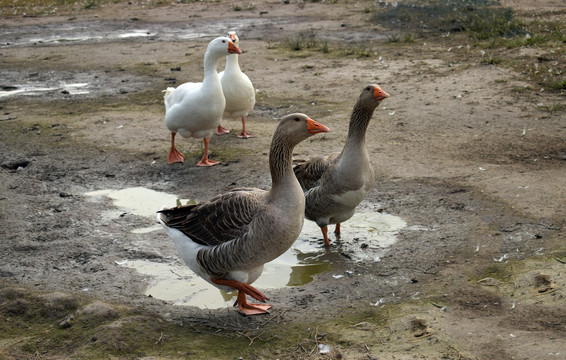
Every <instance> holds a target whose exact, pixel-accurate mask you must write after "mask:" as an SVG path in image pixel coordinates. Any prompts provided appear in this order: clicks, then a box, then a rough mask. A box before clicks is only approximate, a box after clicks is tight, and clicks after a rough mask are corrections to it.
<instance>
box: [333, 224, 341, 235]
mask: <svg viewBox="0 0 566 360" xmlns="http://www.w3.org/2000/svg"><path fill="white" fill-rule="evenodd" d="M334 233H335V234H340V223H338V224H336V227H335V228H334Z"/></svg>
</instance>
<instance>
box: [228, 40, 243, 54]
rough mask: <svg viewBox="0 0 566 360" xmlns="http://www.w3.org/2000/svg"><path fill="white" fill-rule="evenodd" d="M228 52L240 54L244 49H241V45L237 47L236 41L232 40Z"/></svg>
mask: <svg viewBox="0 0 566 360" xmlns="http://www.w3.org/2000/svg"><path fill="white" fill-rule="evenodd" d="M228 52H229V53H230V54H238V55H239V54H241V53H242V50H240V48H239V47H237V46H236V45H234V43H233V42H232V41H230V42H229V43H228Z"/></svg>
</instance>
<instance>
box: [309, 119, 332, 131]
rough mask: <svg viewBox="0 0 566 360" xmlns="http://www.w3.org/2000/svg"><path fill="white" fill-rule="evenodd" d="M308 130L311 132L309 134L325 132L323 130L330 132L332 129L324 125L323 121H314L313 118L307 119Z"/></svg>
mask: <svg viewBox="0 0 566 360" xmlns="http://www.w3.org/2000/svg"><path fill="white" fill-rule="evenodd" d="M307 131H308V132H309V134H313V135H314V134H318V133H323V132H329V131H330V129H329V128H327V127H326V126H324V125H322V124H321V123H318V122H316V121H314V120H313V119H311V118H308V119H307Z"/></svg>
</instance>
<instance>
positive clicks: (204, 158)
mask: <svg viewBox="0 0 566 360" xmlns="http://www.w3.org/2000/svg"><path fill="white" fill-rule="evenodd" d="M209 141H210V139H209V138H204V154H203V155H202V158H201V159H200V161H199V162H198V164H197V166H213V165H216V164H219V163H220V161H214V160H210V159H209V158H208V142H209Z"/></svg>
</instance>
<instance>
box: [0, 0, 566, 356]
mask: <svg viewBox="0 0 566 360" xmlns="http://www.w3.org/2000/svg"><path fill="white" fill-rule="evenodd" d="M537 4H539V5H537V8H536V9H533V8H532V5H531V4H530V3H529V2H526V1H525V2H522V1H520V2H511V1H508V2H506V5H510V6H514V8H515V10H516V11H517V13H518V14H519V15H522V16H526V17H529V18H530V19H533V18H536V17H537V16H538V15H537V14H542V15H541V16H547V17H552V18H554V19H562V21H563V20H564V14H565V11H566V8H565V7H564V5H563V4H562V3H561V2H560V1H552V0H549V1H542V2H538V3H537ZM541 4H542V5H541ZM529 7H530V8H529ZM2 9H3V17H4V18H3V19H2V25H1V26H0V29H1V33H2V35H1V38H0V41H1V44H0V60H1V63H2V69H0V73H1V74H2V75H1V80H0V81H1V85H2V86H3V89H2V90H3V91H5V92H3V93H2V94H7V92H9V91H16V90H18V89H23V88H24V85H26V84H27V86H32V85H33V86H35V85H37V86H40V85H41V86H43V87H48V88H51V90H48V91H46V90H37V89H36V91H35V92H26V93H24V92H23V93H19V94H13V95H10V96H3V97H1V98H0V110H1V111H0V129H1V132H0V138H1V142H0V163H1V164H2V169H1V172H0V178H1V182H0V189H1V190H0V204H1V207H2V208H1V212H0V219H1V229H0V235H1V238H2V241H1V244H0V247H1V249H0V250H1V251H0V284H1V289H0V304H1V308H0V312H1V314H2V317H1V319H0V329H1V330H2V331H1V333H2V335H0V358H6V359H23V358H34V359H54V358H85V359H86V358H109V357H113V358H167V359H172V358H191V359H193V358H194V359H198V358H202V359H205V358H206V359H209V358H219V359H233V358H240V357H242V358H245V359H275V358H279V359H296V358H308V359H316V358H324V359H327V358H330V359H441V358H445V359H558V358H562V359H563V358H564V357H566V340H565V339H566V326H565V324H566V306H565V303H566V301H565V299H564V291H565V290H564V289H565V288H566V277H565V271H566V268H565V266H566V265H565V261H566V248H565V247H564V242H565V241H564V240H565V231H564V219H565V218H566V176H565V174H566V172H565V170H566V122H565V120H564V119H565V112H566V111H565V110H566V108H565V107H564V94H563V93H560V92H559V91H544V90H543V89H540V86H538V85H537V84H536V83H533V82H530V81H529V79H528V77H527V76H526V74H525V72H521V71H520V70H518V69H517V68H516V67H513V66H505V64H508V63H506V62H503V63H498V62H495V61H485V59H486V57H489V56H494V57H495V56H497V57H498V58H503V59H513V60H521V59H523V60H524V59H527V60H526V61H527V62H532V64H534V63H537V62H541V63H542V62H545V64H547V63H548V61H551V62H552V61H556V62H557V63H558V62H562V63H563V62H564V60H565V59H564V44H563V43H562V44H558V45H557V47H556V48H548V47H545V48H539V47H536V46H535V47H522V48H514V49H498V50H497V49H495V50H490V49H487V50H485V49H482V48H478V47H476V46H474V44H473V42H472V41H471V40H470V39H469V38H466V37H465V36H448V35H446V36H432V37H428V38H425V39H420V38H417V39H416V40H415V41H411V42H408V41H407V42H403V41H391V39H392V38H394V37H395V36H397V35H395V33H394V32H393V30H390V29H388V28H387V27H385V26H382V25H380V24H375V23H372V22H370V21H369V18H370V15H371V12H372V11H373V10H374V9H376V3H373V2H342V1H339V2H336V3H325V2H317V3H311V2H305V3H302V2H301V3H297V2H294V1H291V2H290V3H288V4H284V3H282V2H277V1H273V2H255V3H251V2H250V3H240V2H235V1H228V0H222V1H219V2H197V3H189V4H182V3H172V4H170V5H164V4H158V3H153V2H131V3H126V2H120V3H117V4H108V5H98V6H88V7H86V6H79V5H75V6H70V7H64V6H59V7H57V8H56V9H55V10H53V9H48V10H49V11H47V12H48V13H49V14H47V15H45V14H42V13H39V14H38V13H34V14H30V13H29V11H30V10H29V9H28V13H26V15H25V16H24V15H23V14H22V13H16V14H15V15H14V14H13V13H12V12H10V13H8V12H6V11H12V9H6V8H2ZM13 12H15V11H13ZM229 29H236V30H237V31H238V33H239V34H240V38H241V42H240V46H241V48H242V49H243V50H244V54H243V55H241V57H240V65H241V67H242V69H243V70H244V71H245V72H246V73H247V74H248V76H249V77H250V78H251V79H252V81H253V83H254V85H255V87H256V89H257V103H256V108H255V109H254V111H253V112H252V113H251V114H250V116H249V122H248V130H249V131H250V132H252V133H254V134H255V135H256V137H255V138H253V139H248V140H241V139H238V138H236V136H235V133H236V132H237V131H239V129H240V123H239V122H238V121H235V120H224V121H223V123H224V124H225V125H226V126H227V127H229V128H230V129H232V134H230V135H228V136H222V137H218V136H215V137H214V138H213V139H212V140H211V150H212V154H211V157H212V158H213V159H216V160H221V161H222V165H220V166H215V167H212V168H197V167H196V166H195V164H196V162H197V161H198V158H199V156H200V154H201V151H202V149H201V142H200V141H197V140H195V139H185V140H180V141H179V146H180V148H181V150H182V151H184V152H185V154H186V162H185V163H184V164H175V165H167V162H166V155H167V151H168V146H169V134H168V132H167V130H166V128H165V127H164V124H163V112H164V108H163V104H162V93H161V90H163V89H164V88H165V87H167V86H175V85H178V84H180V83H182V82H185V81H200V79H201V78H202V56H203V52H204V49H205V47H206V45H207V43H208V41H209V40H210V39H211V38H213V37H215V36H217V35H221V34H223V33H224V32H225V31H227V30H229ZM124 34H130V35H128V36H126V35H124ZM132 34H134V35H132ZM298 39H303V40H302V41H306V40H304V39H311V41H312V39H315V40H316V43H317V44H321V43H323V44H324V43H325V44H327V46H328V49H327V50H326V51H320V50H319V49H314V48H309V47H308V46H305V47H304V48H303V49H302V50H293V49H291V48H290V47H289V46H288V44H289V43H290V42H291V41H290V40H295V41H296V40H298ZM344 49H347V50H348V51H344ZM549 59H550V60H549ZM532 64H531V65H532ZM548 67H552V65H548ZM369 83H378V84H380V85H381V86H382V87H383V88H384V89H385V90H386V91H388V92H389V93H390V94H391V97H390V98H389V99H387V100H385V101H384V102H383V103H382V106H381V107H380V108H379V109H378V110H377V112H376V114H375V115H374V119H373V121H372V123H371V124H370V128H369V133H368V139H369V141H368V148H369V151H370V154H371V156H372V161H373V165H374V168H375V170H376V183H375V187H374V189H373V190H372V192H371V193H370V195H369V197H368V199H367V200H366V201H365V202H364V204H363V206H364V207H365V208H369V209H375V210H376V211H382V212H385V213H389V214H393V215H396V216H400V217H401V218H403V219H404V220H405V221H406V222H407V223H408V227H407V228H406V229H405V230H402V231H401V232H400V233H399V241H398V242H397V243H396V244H395V245H394V246H393V247H391V248H390V250H389V251H388V252H387V254H386V255H384V256H383V257H381V258H380V259H379V261H373V262H355V261H353V260H352V259H351V258H350V257H349V256H348V253H347V249H343V248H342V247H341V245H340V244H341V243H340V240H339V239H335V238H331V242H332V247H331V248H330V249H329V250H328V252H329V253H330V254H329V255H328V257H329V258H330V259H331V260H332V264H333V265H332V269H331V271H329V272H325V273H322V274H319V275H318V276H317V277H316V278H315V280H314V281H312V282H310V283H308V284H306V285H303V286H300V287H286V288H282V289H278V290H269V292H268V296H269V297H270V298H271V301H270V303H271V304H273V305H274V307H273V311H272V313H271V314H270V315H267V316H260V317H250V318H244V317H241V316H239V315H238V314H236V312H235V311H234V310H232V309H219V310H202V309H199V308H195V307H185V306H175V305H173V304H171V303H169V302H166V301H162V300H158V299H156V298H154V297H150V296H146V295H145V294H144V291H145V288H146V286H147V284H148V282H149V281H150V279H149V278H148V277H145V276H143V275H140V274H139V273H137V272H136V271H135V270H133V269H129V268H125V267H121V266H118V265H117V263H116V262H119V261H122V260H123V259H152V260H154V261H170V260H171V259H173V258H175V257H176V256H177V255H176V251H175V249H174V246H173V243H172V242H171V241H170V240H169V238H168V237H167V235H166V234H165V233H164V232H159V231H158V232H151V233H147V234H135V233H132V232H131V231H130V230H131V229H132V228H134V227H139V226H152V225H154V221H153V220H152V219H148V218H144V217H139V216H136V215H133V214H129V213H124V214H122V216H120V217H119V218H118V219H113V220H108V219H105V218H104V217H102V216H101V213H103V212H104V211H105V210H107V209H108V208H109V207H112V204H111V203H110V202H106V203H104V202H102V203H97V202H92V201H88V199H87V198H86V197H85V195H84V194H85V193H87V192H90V191H95V190H100V189H123V188H130V187H136V186H143V187H146V188H150V189H154V190H159V191H165V192H168V193H173V194H177V195H179V196H180V197H183V198H193V199H197V200H206V199H208V198H210V197H212V196H213V195H215V194H217V193H219V192H222V191H225V190H226V189H228V188H229V187H232V186H257V187H261V188H268V187H269V184H270V179H269V173H268V168H267V151H268V146H269V142H270V138H271V134H272V132H273V130H274V128H275V125H276V123H277V121H276V120H277V119H278V118H281V117H282V116H284V115H286V114H288V113H291V112H304V113H307V114H308V115H310V116H311V117H313V118H314V119H316V120H319V121H320V122H321V123H323V124H325V125H327V126H329V127H330V128H332V130H333V131H332V132H331V133H329V134H327V135H324V136H318V137H313V138H311V139H309V141H307V142H306V143H303V144H301V145H299V146H298V147H297V148H296V154H295V157H296V158H297V159H306V158H309V157H312V156H315V155H319V154H326V153H328V152H331V151H337V150H339V149H340V148H341V146H342V144H343V140H344V137H345V134H346V131H347V121H348V118H349V113H350V111H351V108H352V105H353V104H354V102H355V100H356V98H357V96H358V94H359V92H360V91H361V89H362V88H363V87H364V85H366V84H369ZM77 84H79V85H77ZM80 84H88V85H80ZM82 92H85V93H82ZM86 92H88V93H86ZM161 205H162V204H156V209H158V208H159V207H160V206H161ZM347 236H348V234H347V233H344V234H342V238H344V237H347ZM320 251H321V252H322V251H325V250H324V249H323V247H322V245H321V248H320ZM336 274H345V275H346V276H344V277H343V278H340V279H336V278H335V277H333V275H336ZM324 345H328V346H329V347H328V348H327V347H324ZM326 350H329V352H326ZM321 352H322V353H321Z"/></svg>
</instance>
